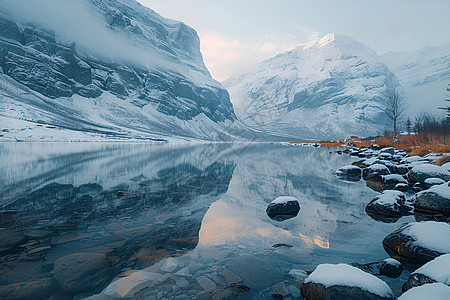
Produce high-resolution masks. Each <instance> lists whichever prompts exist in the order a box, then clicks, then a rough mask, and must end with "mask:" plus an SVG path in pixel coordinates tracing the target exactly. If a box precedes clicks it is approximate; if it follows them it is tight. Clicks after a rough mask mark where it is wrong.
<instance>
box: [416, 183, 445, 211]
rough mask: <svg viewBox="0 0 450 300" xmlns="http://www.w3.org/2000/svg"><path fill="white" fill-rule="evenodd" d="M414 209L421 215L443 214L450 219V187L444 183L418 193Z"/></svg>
mask: <svg viewBox="0 0 450 300" xmlns="http://www.w3.org/2000/svg"><path fill="white" fill-rule="evenodd" d="M414 208H415V211H417V212H419V213H423V214H430V215H434V214H438V213H441V214H444V215H447V216H449V217H450V187H449V186H447V184H446V183H444V184H440V185H435V186H433V187H431V188H430V189H428V190H425V191H422V192H420V193H418V194H417V196H416V201H415V202H414Z"/></svg>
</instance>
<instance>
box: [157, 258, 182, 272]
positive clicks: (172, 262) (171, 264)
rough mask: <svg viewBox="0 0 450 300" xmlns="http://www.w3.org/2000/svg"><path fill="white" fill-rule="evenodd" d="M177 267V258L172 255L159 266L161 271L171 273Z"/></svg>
mask: <svg viewBox="0 0 450 300" xmlns="http://www.w3.org/2000/svg"><path fill="white" fill-rule="evenodd" d="M177 268H178V264H177V260H176V259H175V258H173V257H169V258H168V259H167V260H166V261H165V262H164V264H163V265H162V266H161V268H160V269H161V271H163V272H168V273H171V272H173V271H175V270H176V269H177Z"/></svg>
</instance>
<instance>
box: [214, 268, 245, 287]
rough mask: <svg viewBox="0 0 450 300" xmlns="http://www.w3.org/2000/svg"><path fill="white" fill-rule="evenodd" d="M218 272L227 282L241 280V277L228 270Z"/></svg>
mask: <svg viewBox="0 0 450 300" xmlns="http://www.w3.org/2000/svg"><path fill="white" fill-rule="evenodd" d="M219 274H220V275H221V276H223V277H224V278H225V280H226V283H227V284H230V283H237V282H241V281H242V279H241V278H240V277H239V276H238V275H236V274H234V273H233V272H231V271H230V270H225V271H223V272H220V273H219Z"/></svg>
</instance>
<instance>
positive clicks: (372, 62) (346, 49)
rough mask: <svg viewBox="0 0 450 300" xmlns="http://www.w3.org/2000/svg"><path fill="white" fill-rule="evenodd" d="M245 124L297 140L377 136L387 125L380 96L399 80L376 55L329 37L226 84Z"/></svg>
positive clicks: (349, 40) (348, 41) (352, 42)
mask: <svg viewBox="0 0 450 300" xmlns="http://www.w3.org/2000/svg"><path fill="white" fill-rule="evenodd" d="M224 85H225V87H226V88H227V89H228V91H229V92H230V96H231V102H232V103H233V105H234V107H235V112H236V115H237V116H238V118H239V119H241V120H242V122H244V123H245V124H246V125H248V126H250V127H253V128H259V129H261V128H264V129H265V130H266V131H268V132H275V133H277V134H283V135H288V136H292V137H297V138H322V139H323V138H330V139H336V138H342V137H348V136H351V135H360V136H368V135H371V134H377V133H378V132H380V131H382V130H383V128H384V127H385V126H386V124H387V123H386V119H385V117H384V115H383V113H382V111H381V109H380V108H381V104H380V103H379V100H378V99H379V98H378V97H379V95H380V93H381V92H382V91H383V90H384V89H386V88H387V87H389V88H397V87H398V86H399V83H398V80H397V79H396V77H395V76H394V74H392V72H391V71H390V70H389V68H388V67H387V66H386V65H385V64H384V63H383V62H382V61H381V59H380V58H379V57H378V55H377V53H376V52H375V51H373V50H372V49H370V48H369V47H367V46H365V45H363V44H361V43H360V42H358V41H356V40H354V39H352V38H350V37H347V36H343V35H337V34H329V35H326V36H324V37H323V38H320V39H317V40H314V41H312V42H310V43H307V44H305V45H301V46H300V47H298V48H296V49H294V50H292V51H288V52H285V53H282V54H280V55H277V56H275V57H273V58H270V59H268V60H266V61H264V62H262V63H261V64H259V65H256V66H254V67H252V68H251V70H249V71H246V72H244V73H242V74H239V75H235V76H232V77H231V78H230V79H228V80H226V81H225V82H224Z"/></svg>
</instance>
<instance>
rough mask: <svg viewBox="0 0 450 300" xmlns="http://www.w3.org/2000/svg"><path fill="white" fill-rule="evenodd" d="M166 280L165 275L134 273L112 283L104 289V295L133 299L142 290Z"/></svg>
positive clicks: (144, 272)
mask: <svg viewBox="0 0 450 300" xmlns="http://www.w3.org/2000/svg"><path fill="white" fill-rule="evenodd" d="M167 278H168V276H167V275H162V274H159V273H153V272H146V271H141V270H139V271H134V272H133V273H131V274H130V275H129V276H126V277H122V278H120V279H118V280H116V281H113V282H112V283H111V284H110V285H108V287H107V288H106V289H105V291H104V294H105V295H107V296H111V297H115V298H133V297H134V295H135V294H136V293H138V292H139V291H141V290H143V289H144V288H151V287H154V286H155V285H157V284H160V283H162V282H164V281H165V280H166V279H167Z"/></svg>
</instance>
